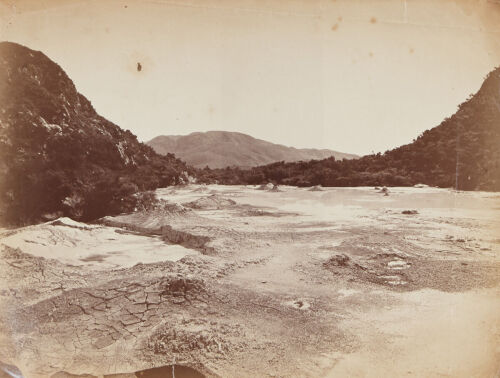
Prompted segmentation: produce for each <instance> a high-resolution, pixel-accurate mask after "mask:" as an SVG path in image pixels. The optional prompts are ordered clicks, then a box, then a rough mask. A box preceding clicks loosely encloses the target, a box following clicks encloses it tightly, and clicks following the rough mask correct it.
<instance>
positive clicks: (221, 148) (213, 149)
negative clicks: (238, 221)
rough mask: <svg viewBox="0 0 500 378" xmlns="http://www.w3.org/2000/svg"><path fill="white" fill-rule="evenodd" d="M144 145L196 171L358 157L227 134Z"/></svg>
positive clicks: (166, 138)
mask: <svg viewBox="0 0 500 378" xmlns="http://www.w3.org/2000/svg"><path fill="white" fill-rule="evenodd" d="M147 144H148V145H149V146H151V147H153V149H154V150H155V151H156V152H158V153H159V154H164V155H165V154H167V153H173V154H175V155H176V156H178V157H179V158H181V159H182V160H184V161H186V162H187V163H188V164H191V165H193V166H195V167H198V168H204V167H205V166H207V165H208V167H210V168H224V167H227V166H238V167H242V168H249V167H255V166H258V165H265V164H269V163H274V162H277V161H286V162H291V161H299V160H304V161H306V160H312V159H324V158H327V157H330V156H334V157H335V158H336V159H344V158H345V159H353V158H356V157H358V156H357V155H353V154H346V153H342V152H337V151H331V150H317V149H298V148H293V147H286V146H283V145H280V144H274V143H270V142H266V141H264V140H261V139H256V138H253V137H251V136H250V135H246V134H242V133H237V132H229V131H208V132H204V133H201V132H197V133H192V134H189V135H183V136H180V135H173V136H167V135H162V136H158V137H156V138H154V139H152V140H150V141H149V142H147Z"/></svg>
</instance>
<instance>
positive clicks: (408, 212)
mask: <svg viewBox="0 0 500 378" xmlns="http://www.w3.org/2000/svg"><path fill="white" fill-rule="evenodd" d="M401 214H404V215H416V214H418V211H417V210H403V211H402V212H401Z"/></svg>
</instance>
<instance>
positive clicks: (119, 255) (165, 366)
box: [0, 185, 500, 377]
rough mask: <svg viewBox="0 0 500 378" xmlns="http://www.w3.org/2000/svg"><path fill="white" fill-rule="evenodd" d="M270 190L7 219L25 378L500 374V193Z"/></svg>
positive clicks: (8, 340)
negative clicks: (90, 213)
mask: <svg viewBox="0 0 500 378" xmlns="http://www.w3.org/2000/svg"><path fill="white" fill-rule="evenodd" d="M258 189H259V188H257V187H250V186H248V187H244V186H233V187H226V186H216V185H211V186H186V187H180V188H174V189H160V190H158V191H157V195H158V197H160V198H163V199H165V200H167V201H168V203H169V205H168V206H165V207H164V208H162V209H156V210H154V211H150V212H137V213H132V214H124V215H120V216H116V217H107V218H104V219H102V220H100V221H99V222H98V223H97V224H84V223H79V222H74V221H72V220H70V219H68V218H62V219H60V220H59V221H56V222H49V223H46V224H42V225H37V226H30V227H26V228H21V229H14V230H3V231H2V234H1V241H0V244H1V246H0V247H1V248H0V253H1V259H0V264H1V265H0V269H1V272H0V273H1V276H2V290H1V292H0V306H1V308H2V311H1V313H0V316H1V319H0V320H1V322H0V324H1V328H0V335H1V339H0V361H2V363H3V364H4V365H2V366H8V365H11V366H14V367H16V368H18V369H20V371H21V372H22V374H23V375H24V376H25V377H47V376H48V377H50V376H54V377H69V376H74V375H77V376H78V375H82V376H87V377H88V376H89V375H92V376H96V377H97V376H103V375H110V376H115V377H117V376H121V377H133V376H155V375H154V374H156V376H169V375H168V374H172V372H171V370H172V367H173V368H174V371H175V369H177V373H175V376H176V377H179V376H207V377H255V376H259V377H260V376H263V377H265V376H274V377H304V376H307V377H334V376H335V377H337V376H381V375H388V376H401V375H410V376H419V377H420V376H422V377H424V376H426V377H428V376H440V375H443V374H445V375H449V376H464V377H465V376H485V377H486V376H492V374H494V373H495V372H496V371H498V368H499V366H498V361H500V355H499V354H498V348H497V347H498V345H499V344H500V334H499V331H498V330H499V329H500V316H499V315H498V314H499V313H500V297H499V292H500V291H499V289H500V287H499V283H500V274H499V273H500V270H499V269H500V259H499V256H500V255H499V252H500V235H498V232H497V231H496V230H499V229H500V218H499V217H498V214H497V213H498V209H500V197H499V196H498V195H496V194H492V193H456V192H451V191H448V190H442V189H432V188H392V189H390V190H389V191H387V192H383V193H381V192H380V191H379V190H375V189H373V188H356V189H350V188H343V189H332V188H329V189H323V188H315V189H314V190H308V189H300V188H291V187H280V188H262V190H258ZM386 194H387V195H386ZM423 345H426V347H425V348H424V347H422V346H423ZM172 365H174V366H172ZM154 369H157V370H154ZM84 374H87V375H84ZM148 374H149V375H148ZM183 374H184V375H183Z"/></svg>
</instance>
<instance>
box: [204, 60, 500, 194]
mask: <svg viewBox="0 0 500 378" xmlns="http://www.w3.org/2000/svg"><path fill="white" fill-rule="evenodd" d="M200 180H201V181H203V182H218V183H222V184H263V183H267V182H274V183H278V184H286V185H296V186H312V185H323V186H372V185H373V186H381V185H385V186H411V185H415V184H419V183H424V184H428V185H431V186H437V187H448V188H449V187H454V188H455V189H459V190H487V191H500V67H497V68H495V69H494V70H492V71H491V72H490V73H489V74H488V75H487V76H486V78H485V79H484V81H483V83H482V85H481V86H480V89H479V90H478V91H477V92H476V93H475V94H471V95H470V96H469V98H468V99H466V100H465V101H464V102H463V103H461V104H460V105H459V106H458V109H457V111H456V112H455V113H454V114H453V115H451V116H450V117H447V118H446V119H444V120H443V121H442V122H441V123H440V124H439V125H438V126H435V127H433V128H430V129H428V130H426V131H424V132H423V133H421V134H420V135H419V136H418V137H417V138H416V139H414V140H413V142H411V143H408V144H405V145H402V146H400V147H396V148H394V149H392V150H389V151H386V152H385V153H383V154H382V153H378V154H372V155H365V156H363V157H361V158H359V159H352V160H343V161H338V160H336V159H334V158H328V159H324V160H317V161H316V160H314V161H309V162H291V163H283V162H278V163H273V164H269V165H265V166H260V167H254V168H252V169H251V170H249V171H242V170H238V169H232V170H214V171H212V172H208V171H207V172H204V171H202V172H200Z"/></svg>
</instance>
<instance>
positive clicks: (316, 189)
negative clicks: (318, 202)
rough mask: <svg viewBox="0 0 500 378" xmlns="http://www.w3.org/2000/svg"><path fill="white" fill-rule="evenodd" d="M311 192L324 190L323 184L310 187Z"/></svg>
mask: <svg viewBox="0 0 500 378" xmlns="http://www.w3.org/2000/svg"><path fill="white" fill-rule="evenodd" d="M308 190H309V191H310V192H322V191H323V188H321V185H316V186H313V187H311V188H309V189H308Z"/></svg>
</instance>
